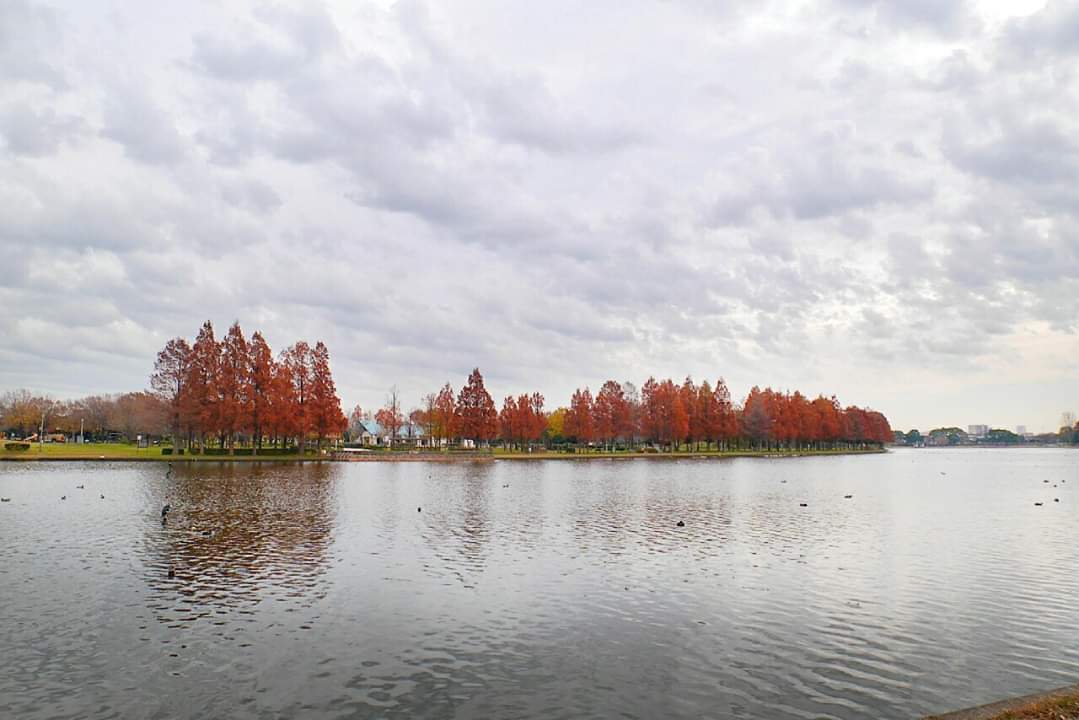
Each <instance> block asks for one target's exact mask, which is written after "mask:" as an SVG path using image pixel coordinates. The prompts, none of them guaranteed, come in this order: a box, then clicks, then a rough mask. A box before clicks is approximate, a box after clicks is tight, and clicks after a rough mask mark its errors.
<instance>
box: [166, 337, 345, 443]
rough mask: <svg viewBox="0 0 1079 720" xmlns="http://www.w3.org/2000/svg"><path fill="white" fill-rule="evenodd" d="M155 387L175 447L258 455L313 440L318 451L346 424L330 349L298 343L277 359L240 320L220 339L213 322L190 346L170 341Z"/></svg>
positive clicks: (320, 345)
mask: <svg viewBox="0 0 1079 720" xmlns="http://www.w3.org/2000/svg"><path fill="white" fill-rule="evenodd" d="M150 386H151V388H152V389H153V392H154V394H155V395H156V396H157V397H158V398H159V399H160V401H161V402H162V403H164V405H165V406H166V407H167V410H168V423H167V424H168V427H169V430H170V431H171V433H172V436H173V438H174V440H175V441H176V442H177V444H183V443H186V444H187V445H189V446H191V445H197V446H199V447H203V446H205V445H207V444H216V445H217V446H218V447H220V448H225V449H228V450H230V451H232V450H233V449H234V448H236V447H237V446H238V445H242V444H250V445H251V447H252V448H253V449H254V450H253V451H254V452H255V453H257V452H258V451H259V450H260V449H262V447H263V446H264V443H266V442H269V443H271V444H273V445H274V446H275V447H289V446H293V447H299V448H301V449H303V448H304V447H306V444H307V442H308V441H309V440H310V439H314V440H315V441H316V442H317V445H318V447H319V448H321V447H322V443H323V441H324V440H325V439H326V438H328V437H333V436H335V435H338V434H339V433H341V432H342V431H343V430H344V429H345V428H346V426H347V424H348V421H347V419H346V418H345V416H344V413H343V412H342V411H341V401H340V399H339V398H338V397H337V388H336V385H335V384H334V380H333V374H332V373H331V371H330V354H329V351H328V350H327V349H326V345H325V344H323V343H322V342H321V341H320V342H317V343H315V345H314V347H311V346H310V345H308V344H307V343H306V342H303V341H301V342H297V343H296V344H294V345H292V346H290V347H288V348H286V349H285V350H283V351H282V352H281V353H280V354H279V355H278V356H277V358H276V359H275V358H274V355H273V352H272V351H271V350H270V346H269V344H267V342H266V340H265V339H264V338H263V336H262V334H261V333H259V332H255V333H254V334H253V335H252V336H251V339H250V340H248V339H247V338H245V337H244V334H243V331H242V330H241V329H240V324H239V323H234V324H233V325H232V327H230V328H229V331H228V334H227V335H226V336H225V337H224V338H222V339H221V340H220V341H219V340H217V339H216V338H215V337H214V329H213V325H212V324H211V323H210V322H209V321H206V322H205V323H204V324H203V326H202V328H201V329H200V330H199V332H198V335H197V336H196V337H195V340H194V342H193V343H190V344H189V343H188V342H187V340H185V339H184V338H180V337H177V338H174V339H172V340H169V341H168V342H167V343H166V344H165V347H164V348H162V350H161V352H159V353H158V354H157V361H156V362H155V363H154V371H153V374H152V375H151V377H150Z"/></svg>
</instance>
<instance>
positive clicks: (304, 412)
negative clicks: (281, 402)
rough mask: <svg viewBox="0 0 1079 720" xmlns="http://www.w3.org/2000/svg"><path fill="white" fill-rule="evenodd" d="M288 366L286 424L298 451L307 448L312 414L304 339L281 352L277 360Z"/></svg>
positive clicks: (308, 355) (308, 357)
mask: <svg viewBox="0 0 1079 720" xmlns="http://www.w3.org/2000/svg"><path fill="white" fill-rule="evenodd" d="M279 362H280V363H281V364H282V365H284V366H285V367H286V368H288V372H287V377H288V379H289V382H290V384H291V388H290V389H289V390H288V394H287V396H286V397H287V406H286V408H285V410H286V412H287V413H288V415H287V426H288V429H289V431H291V433H292V434H293V435H295V437H296V439H297V444H298V445H299V448H300V452H301V453H303V452H304V451H305V450H306V449H307V436H308V434H309V432H310V428H311V421H312V416H311V415H312V414H311V408H310V407H309V405H310V402H311V366H312V362H311V346H310V345H308V344H307V343H306V342H304V341H302V340H301V341H300V342H297V343H295V344H294V345H292V346H291V347H289V348H286V349H285V350H284V351H283V352H282V353H281V359H280V361H279Z"/></svg>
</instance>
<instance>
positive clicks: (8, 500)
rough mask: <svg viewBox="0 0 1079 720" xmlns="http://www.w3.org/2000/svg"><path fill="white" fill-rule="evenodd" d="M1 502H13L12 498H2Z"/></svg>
mask: <svg viewBox="0 0 1079 720" xmlns="http://www.w3.org/2000/svg"><path fill="white" fill-rule="evenodd" d="M0 502H11V498H0Z"/></svg>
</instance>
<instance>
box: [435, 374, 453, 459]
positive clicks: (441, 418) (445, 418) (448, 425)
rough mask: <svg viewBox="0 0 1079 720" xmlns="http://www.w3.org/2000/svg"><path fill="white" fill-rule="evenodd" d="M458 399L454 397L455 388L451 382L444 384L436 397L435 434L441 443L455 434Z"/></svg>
mask: <svg viewBox="0 0 1079 720" xmlns="http://www.w3.org/2000/svg"><path fill="white" fill-rule="evenodd" d="M456 418H457V401H456V400H454V398H453V388H452V387H450V384H449V383H446V384H445V385H443V386H442V389H441V390H439V391H438V396H437V397H436V398H435V413H434V423H433V424H434V434H435V437H436V438H437V439H438V441H439V444H440V445H441V444H443V443H446V442H449V441H450V440H451V439H453V437H454V436H455V434H456V432H457V428H456V427H454V422H455V420H456Z"/></svg>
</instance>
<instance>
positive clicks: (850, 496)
mask: <svg viewBox="0 0 1079 720" xmlns="http://www.w3.org/2000/svg"><path fill="white" fill-rule="evenodd" d="M852 497H854V496H853V495H844V496H843V499H844V500H850V499H851V498H852Z"/></svg>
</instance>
